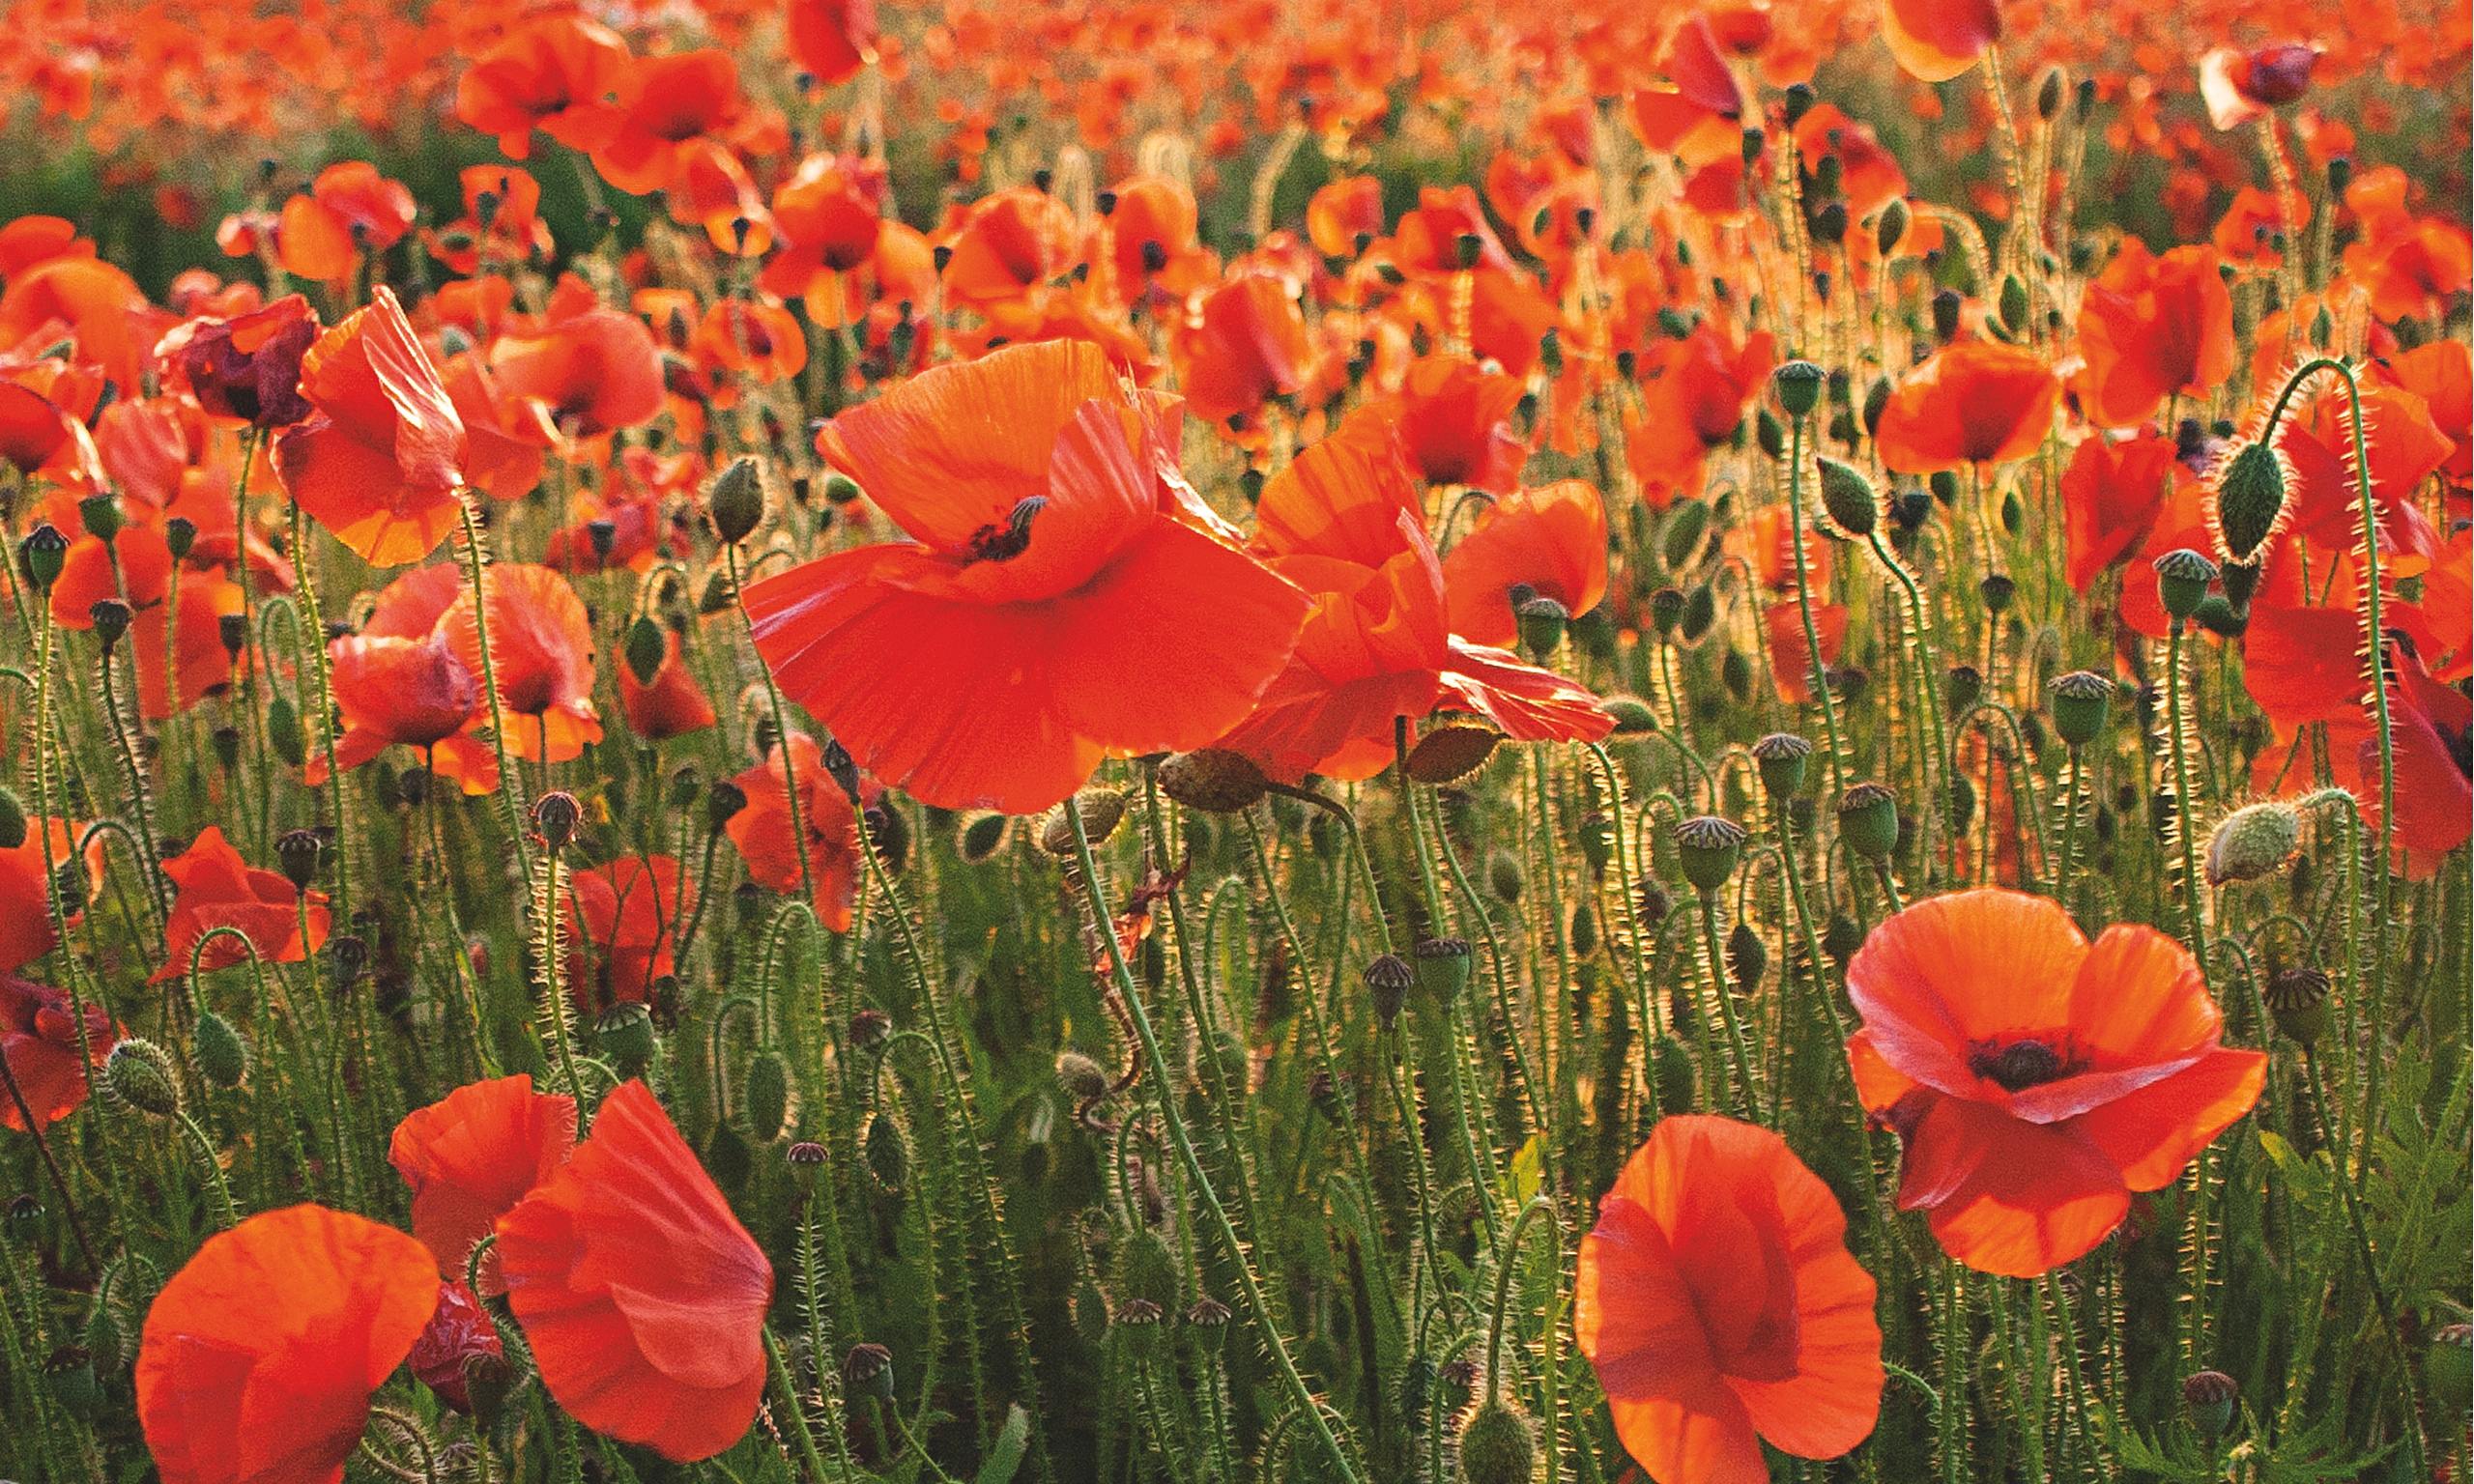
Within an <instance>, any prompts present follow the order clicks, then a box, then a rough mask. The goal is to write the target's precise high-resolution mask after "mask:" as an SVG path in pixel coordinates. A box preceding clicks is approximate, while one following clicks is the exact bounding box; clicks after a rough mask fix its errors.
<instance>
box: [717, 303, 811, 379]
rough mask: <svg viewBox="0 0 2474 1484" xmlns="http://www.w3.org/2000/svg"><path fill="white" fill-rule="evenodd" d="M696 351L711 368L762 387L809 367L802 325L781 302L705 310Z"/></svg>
mask: <svg viewBox="0 0 2474 1484" xmlns="http://www.w3.org/2000/svg"><path fill="white" fill-rule="evenodd" d="M693 348H694V350H695V351H696V354H697V355H698V357H700V358H702V359H703V360H705V362H707V363H708V364H711V365H714V366H718V367H720V368H721V369H723V370H725V371H729V372H732V373H734V374H735V375H737V376H740V377H743V378H745V379H746V380H748V381H749V382H752V383H754V384H756V385H760V386H766V385H772V384H773V383H775V382H779V381H786V380H788V379H789V378H791V377H793V376H796V375H798V374H799V371H800V369H801V368H802V367H804V366H806V365H807V363H808V340H807V335H806V333H805V332H804V331H802V330H801V329H800V328H799V322H798V321H797V320H795V319H793V318H791V312H790V311H789V310H788V309H785V308H783V307H782V306H781V305H780V304H768V303H764V302H762V301H760V300H745V299H726V300H721V301H719V302H718V303H716V304H714V305H713V307H712V308H710V309H707V310H706V311H705V319H704V322H703V323H702V324H700V325H698V326H697V327H696V338H695V341H694V345H693Z"/></svg>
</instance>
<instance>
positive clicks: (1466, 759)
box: [1409, 726, 1503, 785]
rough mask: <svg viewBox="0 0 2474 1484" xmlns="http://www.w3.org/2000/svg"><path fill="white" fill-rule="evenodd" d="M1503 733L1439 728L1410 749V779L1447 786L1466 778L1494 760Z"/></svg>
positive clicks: (1479, 729) (1470, 727)
mask: <svg viewBox="0 0 2474 1484" xmlns="http://www.w3.org/2000/svg"><path fill="white" fill-rule="evenodd" d="M1501 741H1503V733H1501V732H1499V731H1496V730H1495V729H1494V728H1490V727H1478V726H1451V727H1438V728H1434V729H1433V730H1431V731H1429V732H1427V733H1426V734H1425V735H1424V736H1423V737H1421V738H1419V739H1418V745H1417V746H1415V747H1413V748H1411V749H1409V776H1410V777H1411V778H1413V779H1416V780H1417V781H1418V782H1419V783H1422V784H1429V785H1438V784H1449V783H1453V782H1454V781H1455V780H1458V779H1463V778H1466V777H1468V776H1469V775H1470V774H1472V773H1475V772H1477V771H1478V770H1479V769H1480V768H1482V767H1483V766H1485V763H1486V759H1487V758H1489V757H1491V756H1494V753H1495V745H1496V744H1497V743H1499V742H1501Z"/></svg>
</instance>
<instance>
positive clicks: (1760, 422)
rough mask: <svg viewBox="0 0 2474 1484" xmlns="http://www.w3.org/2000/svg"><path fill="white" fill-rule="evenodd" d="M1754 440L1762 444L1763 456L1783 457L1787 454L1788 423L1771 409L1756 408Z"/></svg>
mask: <svg viewBox="0 0 2474 1484" xmlns="http://www.w3.org/2000/svg"><path fill="white" fill-rule="evenodd" d="M1752 436H1753V442H1757V443H1759V444H1760V445H1761V452H1762V456H1763V457H1765V458H1771V459H1783V458H1785V457H1786V456H1787V425H1786V424H1785V423H1783V422H1780V421H1779V420H1778V414H1776V413H1773V412H1771V411H1770V410H1769V409H1768V408H1766V407H1763V408H1756V409H1754V410H1753V414H1752Z"/></svg>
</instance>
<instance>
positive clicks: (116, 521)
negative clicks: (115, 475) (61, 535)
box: [77, 495, 123, 546]
mask: <svg viewBox="0 0 2474 1484" xmlns="http://www.w3.org/2000/svg"><path fill="white" fill-rule="evenodd" d="M77 518H78V519H79V520H80V521H83V522H84V523H85V526H86V534H88V535H90V536H93V537H94V538H95V539H96V540H98V541H101V542H102V543H103V544H104V545H105V546H109V545H110V544H111V543H112V541H113V540H114V538H116V537H118V536H119V535H120V528H121V526H122V524H123V522H122V517H121V508H120V501H119V500H118V499H115V498H114V497H112V496H110V495H89V496H87V497H86V498H85V499H81V500H79V501H77Z"/></svg>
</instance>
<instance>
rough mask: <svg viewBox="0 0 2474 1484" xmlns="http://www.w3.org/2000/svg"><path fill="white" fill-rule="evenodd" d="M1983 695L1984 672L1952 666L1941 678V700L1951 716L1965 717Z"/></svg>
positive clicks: (1969, 667) (1964, 666) (1970, 666)
mask: <svg viewBox="0 0 2474 1484" xmlns="http://www.w3.org/2000/svg"><path fill="white" fill-rule="evenodd" d="M1983 695H1984V671H1980V670H1978V669H1976V668H1975V667H1974V666H1972V665H1953V666H1951V667H1950V668H1949V670H1948V671H1945V672H1944V673H1943V674H1942V700H1943V701H1944V702H1945V703H1946V704H1947V705H1948V706H1949V708H1950V714H1951V715H1952V716H1965V715H1966V714H1967V709H1968V708H1969V707H1970V706H1972V705H1974V704H1975V703H1976V701H1977V700H1978V699H1981V698H1982V697H1983Z"/></svg>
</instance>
